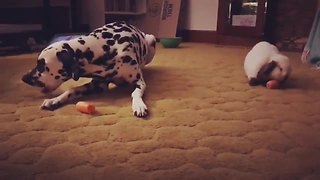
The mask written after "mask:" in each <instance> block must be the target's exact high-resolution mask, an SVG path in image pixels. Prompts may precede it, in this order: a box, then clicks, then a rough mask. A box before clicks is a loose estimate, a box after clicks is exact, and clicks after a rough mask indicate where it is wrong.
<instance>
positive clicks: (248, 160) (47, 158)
mask: <svg viewBox="0 0 320 180" xmlns="http://www.w3.org/2000/svg"><path fill="white" fill-rule="evenodd" d="M248 51H249V49H248V48H244V47H230V46H229V47H228V46H217V45H212V44H196V43H185V44H183V45H182V47H181V48H179V49H163V48H162V47H161V46H160V45H159V46H158V52H157V54H156V57H155V59H154V61H153V62H152V64H150V66H148V67H147V68H146V69H145V73H144V77H145V79H146V83H147V91H146V94H145V102H146V104H147V106H148V108H149V110H150V113H151V114H150V116H149V118H148V119H147V120H142V119H138V118H135V117H134V116H133V115H132V112H131V98H130V93H131V89H126V88H123V87H121V88H112V89H111V90H110V91H109V92H106V93H105V94H101V95H93V96H90V97H88V98H86V99H85V100H88V101H93V102H95V103H96V104H97V110H98V113H97V114H95V115H85V114H81V113H80V112H78V111H76V109H75V106H74V104H70V105H67V106H65V107H63V108H61V109H59V110H56V111H54V112H49V111H41V110H39V106H40V105H41V103H42V101H43V99H44V98H46V97H45V96H44V95H42V94H41V93H40V92H38V91H37V90H36V89H33V88H31V87H29V86H27V85H25V84H23V83H22V82H21V81H20V78H21V76H22V74H23V73H24V72H26V71H27V70H28V69H29V68H31V67H33V64H34V63H35V60H36V57H37V55H36V54H30V55H21V56H12V57H1V58H0V73H1V76H0V80H1V87H0V93H1V96H0V141H1V143H0V179H1V180H2V179H6V180H7V179H19V180H20V179H39V180H40V179H45V180H47V179H54V180H57V179H59V180H61V179H67V180H70V179H85V180H90V179H116V180H121V179H164V180H167V179H201V180H202V179H218V180H224V179H226V180H229V179H244V180H249V179H250V180H253V179H257V180H262V179H267V180H269V179H277V180H283V179H288V180H293V179H305V180H307V179H310V180H311V179H315V180H316V179H317V180H318V179H320V116H319V115H320V81H319V78H320V72H317V71H313V70H310V69H309V68H308V67H306V66H305V65H303V64H301V63H300V54H298V53H286V54H287V55H288V56H289V57H290V58H291V60H292V65H293V74H292V76H291V78H290V79H289V81H288V84H287V87H286V89H283V90H269V89H266V88H264V87H262V86H260V87H249V86H248V85H247V80H246V77H245V76H244V72H243V68H242V66H243V59H244V57H245V55H246V53H247V52H248ZM85 81H86V80H80V81H78V82H72V81H70V82H67V83H65V84H64V85H63V86H62V87H61V88H60V89H59V90H58V91H56V92H55V93H54V94H56V95H57V94H59V93H61V92H62V91H63V90H66V89H68V88H70V87H72V86H76V85H80V84H81V83H84V82H85Z"/></svg>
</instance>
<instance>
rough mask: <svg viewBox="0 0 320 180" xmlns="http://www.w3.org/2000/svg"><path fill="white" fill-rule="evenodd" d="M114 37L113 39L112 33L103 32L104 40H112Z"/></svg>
mask: <svg viewBox="0 0 320 180" xmlns="http://www.w3.org/2000/svg"><path fill="white" fill-rule="evenodd" d="M112 37H113V35H112V33H109V32H102V38H103V39H106V38H112Z"/></svg>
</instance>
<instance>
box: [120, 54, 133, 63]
mask: <svg viewBox="0 0 320 180" xmlns="http://www.w3.org/2000/svg"><path fill="white" fill-rule="evenodd" d="M131 61H132V58H131V57H130V56H124V57H122V62H123V63H129V62H131Z"/></svg>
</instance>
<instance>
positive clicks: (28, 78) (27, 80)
mask: <svg viewBox="0 0 320 180" xmlns="http://www.w3.org/2000/svg"><path fill="white" fill-rule="evenodd" d="M21 80H22V81H23V82H25V83H27V84H29V85H32V84H33V83H32V77H31V75H30V74H26V75H24V76H23V77H22V79H21Z"/></svg>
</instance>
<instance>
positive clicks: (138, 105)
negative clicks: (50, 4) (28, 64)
mask: <svg viewBox="0 0 320 180" xmlns="http://www.w3.org/2000/svg"><path fill="white" fill-rule="evenodd" d="M155 46H156V38H155V37H154V36H153V35H150V34H145V33H144V32H142V31H141V30H139V29H138V28H137V27H135V26H132V25H130V24H127V23H126V22H113V23H109V24H106V25H104V26H103V27H100V28H97V29H95V30H94V31H93V32H91V33H90V34H88V35H84V36H80V37H77V38H74V39H71V40H64V41H59V42H55V43H53V44H51V45H49V46H48V47H46V48H45V49H44V50H42V51H41V53H40V55H39V57H38V60H37V63H36V66H35V68H33V69H32V70H31V71H29V72H28V73H27V74H25V75H24V76H23V77H22V81H23V82H25V83H27V84H29V85H31V86H34V87H38V88H39V89H40V90H41V92H42V93H50V92H52V91H54V90H56V89H57V88H58V87H59V86H60V85H61V84H62V83H63V82H65V81H67V80H69V79H73V80H75V81H77V80H78V79H79V78H80V77H86V78H92V80H91V82H89V83H87V84H84V85H82V86H78V87H75V88H72V89H70V90H67V91H65V92H64V93H62V94H61V95H59V96H57V97H55V98H52V99H45V100H44V102H43V103H42V105H41V109H44V110H52V111H53V110H55V109H58V108H60V107H61V106H63V105H65V104H67V103H68V102H70V101H73V100H75V99H78V98H79V97H81V96H83V95H88V94H92V93H96V92H103V91H104V90H106V89H107V88H108V84H109V83H114V84H116V85H121V84H123V83H126V84H127V83H129V84H132V85H134V91H133V92H132V94H131V96H132V110H133V113H134V115H135V116H137V117H145V116H147V114H148V110H147V106H146V105H145V103H144V101H143V99H142V96H143V93H144V91H145V89H146V83H145V81H144V79H143V74H142V69H143V67H144V66H145V65H147V64H149V63H150V62H151V61H152V59H153V57H154V55H155Z"/></svg>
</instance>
